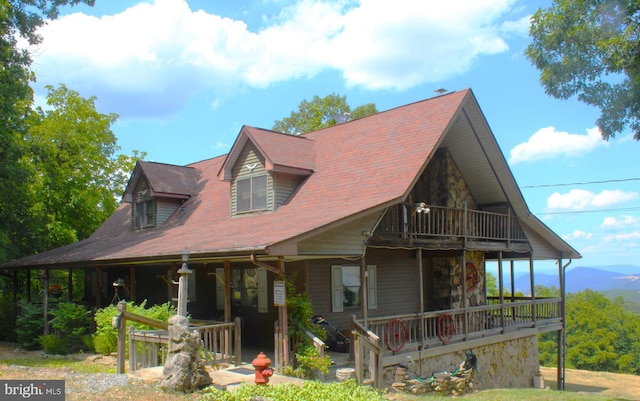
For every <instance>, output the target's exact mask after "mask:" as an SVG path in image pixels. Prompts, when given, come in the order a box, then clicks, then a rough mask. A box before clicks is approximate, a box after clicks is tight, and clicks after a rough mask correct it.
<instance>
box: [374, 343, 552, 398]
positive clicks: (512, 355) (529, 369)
mask: <svg viewBox="0 0 640 401" xmlns="http://www.w3.org/2000/svg"><path fill="white" fill-rule="evenodd" d="M511 337H515V336H511ZM481 342H482V341H478V340H476V341H469V342H468V345H469V346H471V347H468V348H462V346H464V345H467V344H457V345H459V346H460V347H456V348H457V350H456V351H453V352H451V353H448V354H441V355H433V354H434V352H435V351H436V349H431V350H425V351H423V352H422V357H423V359H422V363H420V361H419V356H418V355H419V353H418V352H413V353H412V354H411V355H412V357H411V358H412V359H413V361H414V364H413V370H415V373H417V374H420V376H421V377H423V378H428V377H431V376H432V375H434V374H436V373H439V372H453V371H455V369H456V368H458V367H459V366H460V363H461V362H462V361H464V360H465V354H466V352H467V351H471V352H473V353H474V354H475V355H476V357H477V361H478V363H477V367H476V368H475V369H474V372H473V388H474V389H477V390H484V389H490V388H528V387H532V386H533V378H534V375H535V374H536V373H537V372H538V371H539V370H540V359H539V356H538V336H537V335H536V334H532V335H527V336H523V337H517V338H508V339H506V340H505V341H503V342H499V343H486V344H479V343H481ZM476 344H478V345H477V346H475V345H476ZM452 347H454V346H452ZM407 359H408V358H407ZM407 362H409V360H408V361H407ZM397 366H398V365H395V366H389V367H387V368H385V370H384V372H383V386H384V387H391V385H392V383H393V382H394V379H395V377H394V375H395V371H396V367H397ZM409 373H410V372H409Z"/></svg>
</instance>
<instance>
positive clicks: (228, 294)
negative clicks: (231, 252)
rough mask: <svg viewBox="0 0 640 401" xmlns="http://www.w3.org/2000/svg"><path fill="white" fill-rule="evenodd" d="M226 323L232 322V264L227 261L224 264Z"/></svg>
mask: <svg viewBox="0 0 640 401" xmlns="http://www.w3.org/2000/svg"><path fill="white" fill-rule="evenodd" d="M223 267H224V321H225V322H226V323H229V322H231V262H230V261H229V260H225V261H224V264H223Z"/></svg>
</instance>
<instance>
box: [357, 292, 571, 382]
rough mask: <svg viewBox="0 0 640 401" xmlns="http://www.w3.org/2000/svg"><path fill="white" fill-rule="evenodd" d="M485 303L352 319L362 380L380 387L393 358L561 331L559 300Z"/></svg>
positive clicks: (524, 299)
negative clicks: (525, 332)
mask: <svg viewBox="0 0 640 401" xmlns="http://www.w3.org/2000/svg"><path fill="white" fill-rule="evenodd" d="M487 302H488V305H483V306H474V307H470V308H464V309H449V310H440V311H434V312H426V313H423V314H419V313H417V314H412V315H400V316H389V317H379V318H369V319H368V320H367V326H366V327H365V326H364V323H363V322H362V321H358V320H356V319H355V317H352V322H351V327H352V334H353V337H354V347H353V351H354V352H355V361H356V377H357V379H358V382H359V383H371V384H373V385H374V386H376V387H380V386H381V378H382V371H383V369H384V368H386V367H387V366H392V365H393V362H392V360H395V361H397V358H394V357H393V356H394V355H398V354H404V353H411V352H414V351H416V350H421V349H427V348H428V349H433V348H435V347H444V346H446V345H449V344H455V343H458V342H463V341H467V340H472V339H476V338H486V337H490V336H492V335H500V334H505V333H508V332H515V331H517V330H519V329H521V328H527V327H529V328H538V329H539V330H541V331H547V330H557V329H559V327H560V326H561V324H562V314H561V313H562V312H561V311H562V299H561V298H541V299H532V298H509V299H508V300H507V299H503V302H502V303H500V299H499V298H489V299H488V300H487ZM395 363H396V364H397V362H395ZM367 375H368V377H367Z"/></svg>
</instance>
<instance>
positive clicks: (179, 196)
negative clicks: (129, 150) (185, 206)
mask: <svg viewBox="0 0 640 401" xmlns="http://www.w3.org/2000/svg"><path fill="white" fill-rule="evenodd" d="M199 174H200V173H199V171H198V170H196V169H194V168H192V167H182V166H174V165H170V164H162V163H152V162H145V161H142V160H139V161H138V162H137V163H136V166H135V168H134V169H133V173H132V174H131V178H130V179H129V183H128V184H127V188H126V189H125V192H124V196H123V201H124V202H127V203H132V207H131V227H132V229H133V230H142V229H146V228H154V227H159V226H161V225H162V224H163V223H164V222H165V221H166V220H167V219H168V218H169V216H171V214H173V212H175V211H176V210H177V209H178V208H179V207H180V205H182V203H184V201H186V200H187V199H189V198H190V197H191V195H192V194H193V191H194V189H195V186H196V184H197V182H198V177H199Z"/></svg>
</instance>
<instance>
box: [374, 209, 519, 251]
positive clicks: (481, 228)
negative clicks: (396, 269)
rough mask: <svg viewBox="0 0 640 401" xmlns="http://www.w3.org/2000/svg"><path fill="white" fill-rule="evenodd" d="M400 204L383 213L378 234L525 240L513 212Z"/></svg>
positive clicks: (417, 237)
mask: <svg viewBox="0 0 640 401" xmlns="http://www.w3.org/2000/svg"><path fill="white" fill-rule="evenodd" d="M418 210H419V211H416V206H415V205H409V206H408V205H402V204H401V205H397V206H395V207H391V208H389V210H388V211H387V213H386V214H385V215H384V217H383V219H382V221H381V222H380V225H379V227H378V229H377V230H376V233H375V234H376V235H377V236H381V237H392V238H411V239H415V240H428V239H443V238H446V239H461V238H464V239H469V240H493V241H505V242H510V241H516V242H517V241H525V240H526V236H525V234H524V231H523V230H522V227H520V224H519V223H518V221H517V219H515V218H514V217H513V216H512V215H511V214H510V213H508V214H501V213H493V212H485V211H480V210H469V209H453V208H447V207H441V206H430V205H423V206H420V208H419V209H418Z"/></svg>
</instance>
